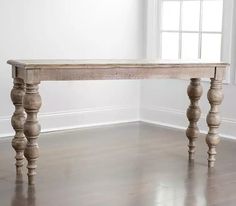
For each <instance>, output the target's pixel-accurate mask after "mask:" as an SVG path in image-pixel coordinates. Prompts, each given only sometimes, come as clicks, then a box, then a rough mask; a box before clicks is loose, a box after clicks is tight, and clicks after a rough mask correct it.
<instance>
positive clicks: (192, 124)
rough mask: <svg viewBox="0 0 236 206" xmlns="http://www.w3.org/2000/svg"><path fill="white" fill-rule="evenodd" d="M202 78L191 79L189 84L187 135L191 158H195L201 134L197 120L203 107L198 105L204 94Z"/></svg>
mask: <svg viewBox="0 0 236 206" xmlns="http://www.w3.org/2000/svg"><path fill="white" fill-rule="evenodd" d="M200 82H201V80H200V79H191V82H190V85H189V86H188V91H187V93H188V96H189V99H190V106H189V108H188V110H187V117H188V120H189V126H188V128H187V130H186V136H187V137H188V139H189V145H188V147H189V151H188V152H189V160H193V159H194V153H195V147H196V146H195V141H196V139H197V138H198V136H199V129H198V126H197V122H198V120H199V119H200V116H201V109H200V107H199V106H198V102H199V99H200V98H201V96H202V92H203V90H202V86H201V83H200Z"/></svg>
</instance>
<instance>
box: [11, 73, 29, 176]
mask: <svg viewBox="0 0 236 206" xmlns="http://www.w3.org/2000/svg"><path fill="white" fill-rule="evenodd" d="M24 95H25V84H24V81H23V80H22V79H18V78H15V79H14V87H13V89H12V91H11V99H12V102H13V104H14V105H15V112H14V114H13V116H12V118H11V124H12V127H13V129H14V130H15V136H14V138H13V140H12V147H13V148H14V149H15V151H16V156H15V159H16V174H22V168H23V165H24V150H25V146H26V141H27V140H26V138H25V135H24V132H23V127H24V123H25V112H24V108H23V97H24Z"/></svg>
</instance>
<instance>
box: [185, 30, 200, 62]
mask: <svg viewBox="0 0 236 206" xmlns="http://www.w3.org/2000/svg"><path fill="white" fill-rule="evenodd" d="M198 39H199V34H198V33H196V34H189V33H183V34H182V59H197V58H198Z"/></svg>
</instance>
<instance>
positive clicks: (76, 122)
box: [0, 106, 140, 138]
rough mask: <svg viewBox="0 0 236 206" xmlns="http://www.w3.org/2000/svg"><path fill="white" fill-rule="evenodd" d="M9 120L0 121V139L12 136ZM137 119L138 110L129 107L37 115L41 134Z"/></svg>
mask: <svg viewBox="0 0 236 206" xmlns="http://www.w3.org/2000/svg"><path fill="white" fill-rule="evenodd" d="M10 119H11V117H3V118H1V119H0V131H1V133H0V138H2V137H9V136H13V135H14V131H13V129H12V127H11V120H10ZM139 119H140V118H139V109H138V108H137V107H130V106H119V107H114V106H113V107H100V108H89V109H81V110H72V111H61V112H56V113H44V114H43V113H42V114H40V115H39V121H40V124H41V127H42V132H50V131H58V130H66V129H74V128H81V127H90V126H99V125H108V124H115V123H124V122H134V121H139Z"/></svg>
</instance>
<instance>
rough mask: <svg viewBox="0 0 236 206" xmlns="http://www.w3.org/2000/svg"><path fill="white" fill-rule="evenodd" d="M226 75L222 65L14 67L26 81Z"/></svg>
mask: <svg viewBox="0 0 236 206" xmlns="http://www.w3.org/2000/svg"><path fill="white" fill-rule="evenodd" d="M224 75H225V69H224V68H223V67H222V68H221V67H219V68H215V67H194V68H186V67H185V68H117V69H116V68H99V69H96V68H80V69H75V68H66V69H64V68H63V69H62V68H58V69H57V68H54V69H52V68H43V69H40V68H38V69H23V68H16V67H15V68H13V78H21V79H24V81H25V83H39V82H40V81H69V80H116V79H117V80H118V79H157V78H176V79H190V78H219V79H222V78H223V77H224Z"/></svg>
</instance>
